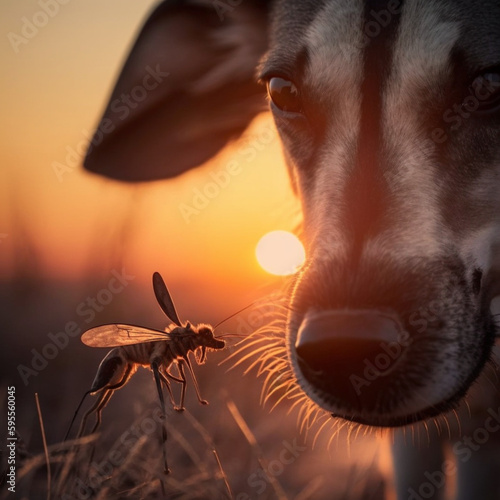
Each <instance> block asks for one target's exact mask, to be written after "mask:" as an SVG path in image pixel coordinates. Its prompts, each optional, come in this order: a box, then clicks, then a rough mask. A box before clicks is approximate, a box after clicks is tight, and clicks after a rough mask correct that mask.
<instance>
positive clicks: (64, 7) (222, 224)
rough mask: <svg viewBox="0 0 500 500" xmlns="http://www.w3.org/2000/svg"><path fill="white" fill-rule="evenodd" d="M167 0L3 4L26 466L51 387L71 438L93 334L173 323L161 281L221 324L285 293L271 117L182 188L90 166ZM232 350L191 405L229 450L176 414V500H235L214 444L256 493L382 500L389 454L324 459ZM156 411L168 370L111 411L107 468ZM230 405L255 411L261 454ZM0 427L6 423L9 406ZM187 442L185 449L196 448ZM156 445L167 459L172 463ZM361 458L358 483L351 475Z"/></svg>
mask: <svg viewBox="0 0 500 500" xmlns="http://www.w3.org/2000/svg"><path fill="white" fill-rule="evenodd" d="M48 4H51V5H52V8H53V9H55V10H53V12H54V15H53V16H51V17H50V18H49V19H48V21H47V22H44V16H43V14H40V13H41V12H42V13H43V12H44V9H43V5H48ZM154 4H155V2H154V1H152V0H106V1H104V2H103V1H102V0H99V1H98V0H86V1H85V2H84V1H83V0H71V1H66V2H62V1H59V2H57V1H55V0H54V1H47V2H44V1H43V0H39V1H36V0H4V1H3V2H2V4H1V6H0V12H1V15H0V33H1V34H2V43H0V58H1V61H2V66H3V70H2V76H1V92H0V101H1V109H2V120H1V121H0V127H1V128H0V162H1V168H0V299H1V300H0V326H1V335H2V345H3V347H2V350H1V352H0V373H1V380H0V382H1V388H2V406H4V404H5V394H6V388H7V387H8V386H15V391H16V411H17V414H16V427H17V430H18V432H19V435H20V437H21V438H22V440H23V441H22V443H23V444H22V446H23V447H25V451H23V453H25V455H23V456H24V458H30V457H31V458H32V457H34V456H37V455H38V454H40V453H41V452H42V444H41V438H40V425H39V423H38V416H37V412H36V407H35V400H34V393H35V392H36V393H38V394H39V398H40V404H41V410H42V413H43V417H44V425H45V430H46V433H47V441H48V444H49V445H54V444H56V443H59V442H60V441H61V440H62V438H63V436H64V434H65V432H66V429H67V426H68V424H69V421H70V420H71V417H72V415H73V412H74V410H75V408H76V406H77V404H78V402H79V400H80V398H81V396H82V395H83V393H84V392H85V391H86V390H88V389H89V388H90V385H91V382H92V379H93V376H94V375H95V372H96V369H97V366H98V364H99V362H100V360H101V359H102V357H103V356H104V355H105V353H106V350H102V349H91V348H89V347H86V346H84V345H83V344H82V343H81V342H80V340H79V337H80V335H79V334H80V333H83V331H85V330H86V329H87V328H90V327H92V326H95V325H99V324H102V323H107V322H122V323H132V324H140V325H143V326H150V327H153V328H161V329H162V328H164V327H165V326H166V323H167V321H166V319H165V317H164V316H163V315H162V313H161V311H160V310H159V308H158V306H157V304H156V301H155V299H154V296H153V292H152V287H151V275H152V273H153V272H154V271H159V272H160V273H161V274H162V275H163V277H164V278H165V281H166V283H167V285H168V287H169V289H170V292H171V293H172V295H173V298H174V300H175V302H176V306H177V309H178V312H179V315H180V316H181V319H182V320H187V319H189V320H190V321H192V322H194V323H196V322H201V321H203V322H208V323H211V324H215V323H217V322H218V321H220V320H221V319H223V318H224V317H226V316H228V315H230V314H231V313H233V312H235V311H236V310H237V309H240V308H242V307H244V306H246V305H248V304H249V303H250V302H252V301H253V300H255V299H257V298H261V297H263V296H266V295H267V294H269V293H272V292H274V291H276V290H278V291H279V290H281V289H282V288H283V286H284V284H285V281H284V278H281V277H273V276H271V275H270V274H267V273H266V272H265V271H263V270H262V268H260V266H259V265H258V264H257V262H256V259H255V254H254V252H255V246H256V244H257V242H258V240H259V238H260V237H261V236H262V235H264V234H265V233H267V232H268V231H271V230H274V229H285V230H293V229H294V228H295V227H296V225H297V223H298V218H297V213H298V210H297V202H296V201H295V199H294V198H293V196H292V193H291V189H290V185H289V182H288V178H287V174H286V170H285V167H284V164H283V160H282V157H281V151H280V145H279V141H278V140H277V138H276V134H275V132H270V131H272V130H274V129H273V125H272V119H271V117H270V115H268V114H263V115H260V116H259V117H257V119H256V120H255V121H254V122H253V124H252V125H251V127H250V128H249V129H248V131H247V133H246V134H245V137H244V138H242V139H241V140H240V141H238V143H235V144H232V145H230V146H229V147H228V148H227V149H226V150H225V151H224V152H222V153H221V154H220V155H219V156H218V157H217V158H216V159H215V160H213V161H212V162H211V163H209V164H207V165H205V166H203V167H201V168H199V169H197V170H196V171H194V172H191V173H188V174H186V175H183V176H181V177H179V178H177V179H174V180H170V181H165V182H163V181H162V182H154V183H150V184H144V185H133V186H131V185H123V184H120V183H118V182H113V181H108V180H105V179H102V178H99V177H97V176H94V175H92V174H89V173H87V172H85V171H84V170H83V169H82V167H81V163H82V158H83V155H84V154H85V149H86V144H87V142H88V140H89V137H90V136H91V135H92V131H93V130H94V128H95V127H96V125H97V123H98V120H99V118H100V116H101V113H102V112H103V109H104V106H105V104H106V102H107V100H108V98H109V95H110V92H111V90H112V87H113V85H114V82H115V79H116V77H117V75H118V72H119V70H120V68H121V66H122V64H123V62H124V58H125V57H126V55H127V53H128V51H129V50H130V47H131V44H132V43H133V41H134V39H135V37H136V34H137V30H138V29H139V28H140V26H141V25H142V23H143V21H144V19H145V17H146V16H147V14H148V12H149V11H150V10H151V8H152V7H153V5H154ZM33 23H38V24H39V26H38V27H37V26H35V25H34V24H33ZM33 27H34V28H33ZM270 134H271V135H270ZM269 138H270V139H269ZM242 145H245V147H246V148H248V147H251V148H254V151H255V155H252V156H253V159H252V161H249V158H248V155H243V154H242V153H241V151H242V150H241V148H242ZM230 160H232V161H234V160H236V161H237V162H238V164H239V165H240V166H241V173H240V174H239V175H237V176H234V177H232V178H231V181H230V183H229V184H228V185H227V186H225V187H224V188H221V189H220V192H219V193H218V194H217V196H215V197H213V198H212V199H210V200H209V203H208V204H207V206H206V207H205V208H203V209H202V210H200V211H199V213H196V214H193V215H191V216H189V217H186V216H185V214H184V215H183V212H182V207H183V206H185V205H192V203H193V198H194V197H195V196H196V193H197V192H199V190H203V188H204V187H205V186H206V185H207V183H209V182H211V181H212V177H211V174H216V173H217V172H219V171H221V170H223V169H224V168H225V167H226V165H227V163H228V162H229V161H230ZM263 180H264V181H263ZM112 280H114V281H112ZM117 282H118V283H120V284H121V285H122V286H116V284H117ZM118 289H119V291H117V290H118ZM262 321H263V319H262V317H259V316H255V315H254V316H249V313H247V314H246V313H242V315H241V316H240V317H238V318H235V319H233V320H231V322H229V323H228V324H227V326H225V327H224V328H223V331H231V329H233V331H238V332H239V333H250V331H251V330H252V329H255V328H258V327H259V326H262V324H260V323H261V322H262ZM54 339H59V340H58V341H59V344H58V345H57V341H56V340H54ZM49 344H50V345H52V346H53V345H56V348H55V349H54V348H53V347H47V346H48V345H49ZM229 352H231V351H229ZM225 356H227V353H212V354H210V355H209V357H208V363H207V365H205V366H202V367H196V372H197V374H198V377H199V381H200V385H201V390H202V393H203V396H204V397H205V398H207V399H208V400H209V401H210V406H209V407H200V405H199V404H198V403H197V401H196V399H195V397H194V396H193V394H192V393H193V392H194V391H193V388H192V385H191V384H189V385H188V400H187V402H186V406H187V408H188V410H189V411H190V412H192V415H193V418H195V419H197V420H196V422H198V423H200V425H201V429H205V432H206V435H205V438H206V437H207V435H208V436H211V437H212V438H213V439H214V443H215V444H214V443H212V444H211V445H210V444H207V439H205V440H204V441H203V440H202V441H201V442H199V439H198V441H197V442H196V443H192V444H191V443H190V438H191V437H192V439H193V440H196V439H195V437H194V435H195V434H196V432H195V431H194V430H193V429H194V427H193V425H195V424H193V421H192V420H190V418H191V417H189V418H188V417H184V416H183V415H177V414H176V415H170V416H169V418H168V421H169V422H170V425H171V426H172V428H173V429H174V431H173V433H174V437H173V441H172V440H171V441H170V444H169V456H171V457H172V458H171V468H172V469H173V470H174V471H175V470H176V468H177V474H178V476H177V479H175V481H177V483H175V484H176V485H177V486H176V488H177V489H176V490H175V491H176V494H175V495H174V494H173V493H172V495H171V496H169V497H171V498H225V497H226V496H227V487H226V486H225V485H224V483H223V482H222V481H221V479H220V478H221V473H220V470H221V469H220V468H219V467H218V465H217V463H216V461H215V460H214V458H213V455H212V454H211V447H213V446H215V449H217V451H218V454H219V456H220V459H221V462H222V465H223V466H224V467H223V470H224V471H225V473H226V474H227V480H228V482H229V484H230V486H231V488H232V491H233V495H234V497H235V498H239V499H240V500H242V499H244V498H277V497H279V498H304V499H305V498H320V499H321V498H346V499H347V498H367V499H368V498H379V497H380V494H381V493H380V491H381V490H380V484H379V479H380V478H379V477H378V475H377V474H378V472H377V470H376V468H374V467H370V464H373V463H374V461H375V459H376V457H377V454H378V453H379V450H378V448H377V446H374V445H373V443H371V442H370V443H369V444H366V443H365V444H364V445H362V446H361V448H360V449H357V448H356V446H355V445H353V446H352V447H351V448H350V449H349V453H350V454H348V453H347V447H346V444H345V440H344V441H343V440H342V439H341V438H336V440H334V443H336V442H337V439H338V441H339V443H337V445H335V444H333V445H332V444H330V445H328V442H329V441H330V437H331V435H328V434H327V435H326V436H323V434H322V435H321V436H323V437H321V438H320V439H319V440H318V442H317V443H316V445H315V449H314V450H313V449H312V443H311V442H310V441H309V442H308V441H306V440H305V436H304V435H301V434H300V433H299V430H298V428H297V426H296V414H293V413H292V414H291V415H288V413H287V411H288V407H287V406H286V404H285V405H282V406H280V407H279V408H278V409H277V410H275V411H274V412H273V413H271V414H269V412H268V410H269V408H265V409H263V408H262V407H261V406H260V404H259V395H260V388H261V382H260V381H259V380H258V379H256V377H255V373H250V374H248V375H245V376H243V369H239V368H236V369H235V370H233V371H231V372H229V373H227V368H228V366H227V365H224V364H223V365H222V366H219V363H220V362H221V361H222V360H223V359H224V357H225ZM228 402H229V403H228ZM154 404H156V394H155V388H154V384H153V382H152V378H151V375H150V373H148V372H147V371H145V370H140V373H138V374H137V375H136V377H134V379H133V380H132V382H131V383H130V384H129V385H128V386H127V387H126V388H124V389H123V390H121V391H119V393H117V394H116V395H115V396H114V397H113V399H112V400H111V403H110V404H109V406H108V407H107V408H106V410H105V411H104V419H103V426H102V428H101V430H102V441H100V442H99V443H98V444H97V447H96V457H97V458H96V460H101V459H102V457H103V456H104V457H105V453H106V449H105V446H104V445H103V442H104V443H113V442H115V440H116V439H118V438H119V437H120V436H121V435H123V433H124V432H125V431H126V430H127V429H129V428H130V426H131V425H132V424H133V423H134V422H136V421H137V419H138V418H139V419H140V418H144V417H141V415H143V414H144V412H145V411H151V408H152V407H153V406H154ZM228 404H229V406H231V404H234V405H236V407H237V408H238V409H239V411H240V412H241V415H242V418H243V419H244V421H245V422H247V424H248V425H249V426H250V429H251V430H252V432H253V433H254V434H255V436H256V439H257V443H258V447H257V448H256V446H255V444H253V445H252V444H251V443H250V442H249V441H248V436H247V437H245V435H244V434H243V433H242V431H241V428H240V427H239V426H238V424H237V422H236V420H235V418H234V415H233V414H232V413H231V412H230V411H229V407H228ZM152 405H153V406H152ZM190 415H191V414H190ZM1 425H2V428H5V427H4V425H6V424H5V411H2V423H1ZM196 425H197V424H196ZM176 432H177V437H175V433H176ZM2 434H3V432H2ZM340 434H341V435H342V432H341V433H340ZM200 435H201V434H200ZM154 437H155V438H156V434H155V436H154ZM182 437H183V439H185V440H186V442H184V444H182V445H181V444H179V440H180V441H182V439H181V438H182ZM295 440H296V441H295ZM294 442H296V443H300V446H301V448H300V452H297V456H295V457H294V459H293V461H292V462H290V463H289V464H285V463H282V462H279V457H280V453H281V452H282V450H283V449H285V448H286V446H287V445H285V444H284V443H288V445H290V446H292V445H293V443H294ZM155 446H157V449H156V451H155V452H152V453H159V445H157V444H156V445H155ZM297 446H299V444H298V445H297ZM284 447H285V448H284ZM188 450H191V451H190V452H189V453H188ZM259 450H260V451H259ZM3 451H4V450H2V452H3ZM190 453H191V454H190ZM259 453H261V454H262V455H261V456H262V457H264V458H265V460H267V461H268V463H271V462H273V460H274V462H276V461H278V462H279V463H281V465H279V463H278V462H276V463H278V465H277V466H276V467H275V469H273V470H272V471H271V472H270V471H269V470H268V471H267V472H266V473H265V474H264V475H263V476H262V477H264V483H262V482H261V483H258V482H255V481H254V482H253V484H252V481H251V480H250V478H251V477H253V476H252V474H253V473H254V472H255V471H257V472H258V471H259V470H261V469H262V462H259ZM287 456H289V455H287ZM182 457H184V458H182ZM186 457H188V458H189V459H186ZM157 458H158V459H159V458H160V455H159V454H158V455H157ZM4 459H5V457H4V458H3V460H4ZM21 459H22V457H20V458H19V460H21ZM359 460H360V461H359ZM356 461H357V463H358V465H357V466H356V467H361V468H360V470H361V471H362V472H361V473H359V474H358V472H359V470H358V469H355V468H354V469H353V466H352V463H353V462H356ZM176 463H177V464H178V465H176ZM42 464H43V462H42ZM207 464H208V465H207ZM359 464H361V466H360V465H359ZM2 465H5V464H2ZM20 465H21V464H19V466H20ZM367 471H368V472H367ZM373 471H375V472H373ZM203 474H205V475H203ZM373 474H375V476H374V477H373ZM193 478H195V479H193ZM196 478H198V479H196ZM200 478H202V479H200ZM217 478H218V479H217ZM270 478H274V479H276V480H277V481H278V482H279V485H280V486H279V488H281V490H280V489H279V488H278V487H277V486H276V484H270V482H269V481H270ZM175 481H174V482H175ZM205 481H207V483H206V484H210V487H208V486H207V485H206V484H205ZM210 481H211V482H210ZM261 481H262V479H261ZM262 484H264V485H265V487H264V488H263V486H262ZM200 485H201V487H202V491H204V492H205V493H203V494H202V493H199V491H200V490H199V487H200ZM120 487H123V485H120ZM2 488H4V486H3V487H2ZM43 488H45V472H44V469H43V465H39V466H32V467H31V469H30V471H29V473H26V475H25V476H23V478H21V479H19V487H18V491H19V495H20V496H19V498H38V496H37V495H39V496H40V497H44V494H45V490H44V489H43ZM128 488H129V489H130V488H132V486H131V485H130V484H129V485H128ZM172 488H174V487H173V486H172ZM210 488H212V489H210ZM262 488H263V489H262ZM276 488H278V489H276ZM174 489H175V488H174ZM174 489H173V490H172V491H174ZM156 490H157V488H156ZM261 490H262V491H261ZM110 491H111V490H110ZM113 491H114V490H113ZM280 492H281V493H280ZM101 493H102V492H101ZM238 493H241V494H240V496H239V497H238ZM2 494H5V491H2ZM73 494H74V495H76V494H75V493H73ZM337 494H338V495H344V496H335V495H337ZM103 495H104V496H102V498H112V494H111V493H109V494H107V495H106V494H103ZM225 495H226V496H225ZM245 495H246V496H245ZM280 495H284V496H280ZM83 497H84V496H83ZM83 497H82V496H80V497H78V496H74V498H83ZM70 498H73V497H70ZM99 498H101V497H99ZM131 498H135V497H134V495H133V494H131ZM137 498H155V496H154V494H153V493H151V495H150V496H148V495H147V494H143V496H137Z"/></svg>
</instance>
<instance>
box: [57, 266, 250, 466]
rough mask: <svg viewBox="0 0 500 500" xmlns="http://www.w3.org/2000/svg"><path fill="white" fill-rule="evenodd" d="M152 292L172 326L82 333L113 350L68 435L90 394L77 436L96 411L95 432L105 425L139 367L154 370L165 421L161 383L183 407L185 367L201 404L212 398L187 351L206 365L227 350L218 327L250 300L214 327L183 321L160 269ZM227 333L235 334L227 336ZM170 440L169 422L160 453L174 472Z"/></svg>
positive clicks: (91, 341) (119, 327) (88, 342)
mask: <svg viewBox="0 0 500 500" xmlns="http://www.w3.org/2000/svg"><path fill="white" fill-rule="evenodd" d="M153 290H154V293H155V296H156V300H157V301H158V304H159V305H160V308H161V309H162V311H163V312H164V313H165V315H166V316H167V318H169V320H170V321H172V324H170V325H169V326H168V327H167V328H166V329H165V331H161V330H154V329H151V328H145V327H142V326H135V325H126V324H115V323H113V324H107V325H101V326H97V327H95V328H91V329H90V330H87V331H86V332H85V333H84V334H83V335H82V342H83V343H84V344H86V345H88V346H90V347H114V349H112V350H111V351H109V352H108V354H107V355H106V356H105V358H104V359H103V360H102V361H101V364H100V365H99V368H98V370H97V374H96V376H95V378H94V381H93V383H92V387H91V388H90V390H88V391H87V392H86V393H85V394H84V395H83V398H82V400H81V401H80V404H79V405H78V407H77V409H76V411H75V414H74V416H73V419H72V420H71V424H70V426H69V429H68V432H67V433H66V438H67V437H68V435H69V433H70V430H71V427H72V425H73V423H74V421H75V419H76V416H77V414H78V411H79V410H80V407H81V406H82V404H83V402H84V400H85V398H86V397H87V396H88V395H89V394H90V395H96V394H97V395H98V397H97V400H96V401H95V403H94V404H93V406H92V407H91V408H90V409H89V410H88V411H87V412H86V413H85V415H84V416H83V418H82V421H81V424H80V428H79V430H78V434H77V438H80V437H81V436H82V435H83V433H84V431H85V427H86V424H87V420H88V418H89V417H90V416H91V415H92V414H93V413H95V415H96V422H95V425H94V427H93V429H92V433H94V432H96V430H97V429H98V428H99V425H100V424H101V415H102V411H103V409H104V408H105V406H106V405H107V404H108V402H109V400H110V399H111V396H112V395H113V393H114V392H115V391H116V390H118V389H120V388H121V387H123V386H124V385H126V384H127V383H128V381H129V380H130V378H131V377H132V375H134V373H135V372H136V371H137V369H138V367H139V366H143V367H145V368H150V369H151V370H152V372H153V375H154V379H155V383H156V388H157V391H158V396H159V398H160V405H161V410H162V418H163V419H164V418H165V401H164V398H163V391H162V383H163V385H164V386H165V387H166V388H167V391H168V394H169V396H170V401H171V402H172V405H173V407H174V409H175V410H177V411H182V410H184V397H185V395H186V385H187V381H186V375H185V368H187V370H188V371H189V373H190V375H191V378H192V380H193V385H194V388H195V391H196V395H197V397H198V401H199V402H200V403H201V404H203V405H206V404H208V401H206V400H205V399H203V398H202V397H201V394H200V388H199V386H198V382H197V380H196V376H195V374H194V371H193V367H192V365H191V361H190V359H189V357H188V354H189V353H190V352H193V353H194V354H195V359H196V362H197V363H198V364H202V363H204V362H205V359H206V354H207V349H213V350H220V349H224V347H225V345H226V344H225V342H224V340H220V337H219V338H217V337H215V336H214V330H215V328H217V326H219V325H220V324H221V323H223V322H224V321H226V320H227V319H229V318H231V317H233V316H234V315H236V314H238V313H239V312H241V311H242V310H244V309H247V308H248V307H250V306H251V305H252V304H250V306H247V307H245V308H244V309H242V310H240V311H238V312H236V313H234V314H232V315H231V316H229V317H228V318H226V319H224V320H223V321H221V322H220V323H218V324H217V325H216V326H215V327H213V328H212V327H211V326H210V325H207V324H199V325H197V326H193V325H192V324H191V323H190V322H189V321H187V322H186V323H185V324H182V322H181V320H180V319H179V316H178V315H177V311H176V309H175V306H174V303H173V301H172V298H171V296H170V293H169V292H168V289H167V286H166V285H165V282H164V281H163V278H162V277H161V275H160V274H159V273H158V272H155V273H154V274H153ZM224 336H225V337H226V336H234V335H232V334H226V335H224ZM174 364H175V365H176V366H177V369H178V375H179V376H175V375H173V374H172V373H171V372H170V369H171V367H172V365H174ZM171 380H172V381H175V382H178V383H180V384H181V385H182V388H181V396H180V404H179V405H176V403H175V399H174V395H173V392H172V388H171V386H170V381H171ZM66 438H65V439H66ZM166 441H167V431H166V429H165V426H163V427H162V451H163V460H164V464H165V473H166V474H168V473H169V472H170V471H169V468H168V464H167V455H166Z"/></svg>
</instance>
